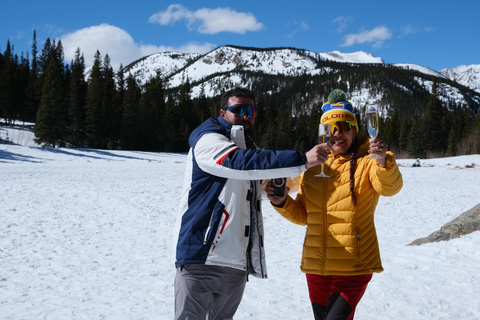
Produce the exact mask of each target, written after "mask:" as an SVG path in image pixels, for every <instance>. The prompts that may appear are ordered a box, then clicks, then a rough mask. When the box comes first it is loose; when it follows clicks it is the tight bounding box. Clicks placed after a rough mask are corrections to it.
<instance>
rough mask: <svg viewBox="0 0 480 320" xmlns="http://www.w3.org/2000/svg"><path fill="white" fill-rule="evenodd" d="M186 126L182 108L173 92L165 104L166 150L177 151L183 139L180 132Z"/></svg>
mask: <svg viewBox="0 0 480 320" xmlns="http://www.w3.org/2000/svg"><path fill="white" fill-rule="evenodd" d="M184 127H185V121H184V120H183V119H182V117H181V112H180V109H179V108H178V105H177V103H176V101H175V99H174V98H173V96H172V94H169V95H168V99H167V102H166V105H165V118H164V125H163V128H164V134H163V136H164V142H165V151H167V152H174V151H177V144H178V143H179V142H180V139H181V134H180V133H181V132H182V128H184ZM182 142H185V141H182Z"/></svg>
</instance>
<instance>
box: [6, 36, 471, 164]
mask: <svg viewBox="0 0 480 320" xmlns="http://www.w3.org/2000/svg"><path fill="white" fill-rule="evenodd" d="M318 64H319V65H318V66H317V67H318V68H319V69H320V70H330V71H325V72H322V73H321V74H320V75H318V76H312V75H307V74H303V75H300V76H295V77H286V76H281V75H277V76H275V75H265V74H258V73H254V72H249V71H243V70H236V71H235V72H237V73H239V75H240V76H241V78H242V79H245V83H248V84H249V86H250V87H251V88H252V89H253V90H254V91H256V92H257V93H258V98H257V109H258V112H257V114H258V116H257V118H256V124H255V126H256V129H255V131H254V133H253V135H254V139H255V140H256V141H257V144H258V145H259V146H260V147H262V148H268V149H287V148H289V149H296V150H299V151H306V150H308V149H310V148H311V146H313V145H314V144H316V142H317V141H316V140H317V131H318V123H319V119H320V116H321V105H322V101H323V100H325V97H326V96H328V93H329V92H330V91H331V90H332V89H334V88H340V89H342V90H344V91H345V92H347V96H351V94H352V93H354V92H355V91H357V90H362V89H363V90H364V89H365V88H366V89H368V90H369V91H370V93H371V94H375V93H376V94H381V95H382V100H381V104H382V106H383V110H382V117H381V119H380V136H381V137H383V138H384V139H385V140H386V141H387V142H388V144H389V145H390V147H391V149H392V150H394V151H395V152H396V153H399V154H402V155H403V156H405V157H422V158H424V157H427V156H433V157H439V156H445V155H448V156H454V155H459V154H470V153H479V152H480V123H479V122H480V121H479V117H477V113H478V109H479V105H478V102H476V101H478V100H475V99H473V97H474V95H475V93H474V92H472V90H469V89H468V88H464V87H461V88H460V89H459V90H462V92H463V93H464V96H469V97H471V99H470V100H469V101H467V103H468V107H465V106H462V105H457V104H456V103H455V102H453V101H444V100H443V99H442V98H441V97H442V90H444V85H445V83H444V82H445V81H444V79H443V80H442V81H443V82H442V83H438V82H437V79H436V78H431V79H426V80H429V81H432V82H433V88H432V90H431V92H427V91H426V90H425V89H424V87H421V86H419V85H418V81H416V80H414V79H417V78H421V77H423V78H425V75H423V74H417V73H416V72H415V71H405V70H400V69H398V68H389V67H386V66H383V65H352V64H341V63H335V62H326V61H319V62H318ZM332 70H333V71H332ZM85 71H86V68H85V60H84V57H83V55H82V53H81V50H80V48H78V49H77V51H76V53H75V57H74V59H73V60H72V61H71V62H70V64H65V62H64V52H63V47H62V43H61V41H50V39H47V40H46V42H45V44H44V46H43V49H42V50H41V52H38V50H37V41H36V34H35V32H34V36H33V44H32V50H31V53H27V54H26V55H24V54H23V53H22V54H21V56H20V57H18V55H17V54H15V53H14V47H13V45H12V44H11V43H10V42H9V41H7V46H6V49H5V51H4V52H3V53H0V118H3V119H5V123H6V125H13V124H14V123H15V121H21V122H33V123H35V139H36V142H37V143H39V144H41V145H42V146H45V147H73V148H95V149H123V150H144V151H162V152H186V151H188V136H189V134H190V132H191V131H192V130H193V129H194V128H195V127H196V126H198V125H199V124H200V123H201V122H203V121H204V120H205V119H207V118H208V117H210V116H218V109H219V102H220V97H219V96H216V97H206V95H205V92H204V90H203V84H197V83H195V85H200V86H201V88H202V90H201V93H200V95H198V96H197V97H192V93H191V87H192V84H190V81H189V79H188V77H185V79H184V81H183V83H182V85H180V86H179V87H178V88H165V83H164V81H165V80H164V79H163V77H162V74H160V73H159V72H157V74H156V75H155V76H154V77H151V78H150V79H148V81H147V82H146V83H145V84H143V85H140V84H139V82H138V81H137V79H135V77H134V76H133V75H131V74H128V75H127V76H126V77H125V73H124V72H123V67H122V66H121V67H120V69H119V71H118V72H115V71H114V70H113V68H112V67H111V65H110V58H109V56H108V54H106V55H105V56H104V57H102V55H101V54H100V52H98V51H97V53H96V54H95V56H94V63H93V66H92V68H91V69H90V70H88V75H86V74H85ZM346 83H348V84H349V85H348V87H347V85H346ZM400 85H401V86H403V87H404V88H406V89H405V90H400V89H399V88H398V87H399V86H400ZM451 85H456V86H458V84H454V83H451ZM225 88H226V89H229V87H228V84H227V83H225ZM477 97H478V94H477ZM356 107H357V109H356V116H357V119H358V120H359V123H360V124H361V132H366V129H365V128H364V126H363V124H364V121H363V119H364V114H363V113H362V112H363V106H356ZM359 110H361V111H359Z"/></svg>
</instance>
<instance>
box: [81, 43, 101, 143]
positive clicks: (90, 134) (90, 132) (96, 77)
mask: <svg viewBox="0 0 480 320" xmlns="http://www.w3.org/2000/svg"><path fill="white" fill-rule="evenodd" d="M101 68H102V63H101V56H100V52H99V51H97V52H96V54H95V60H94V62H93V66H92V71H91V73H90V78H89V79H88V86H87V96H86V105H85V131H86V133H87V142H88V146H89V147H91V148H100V146H101V145H102V143H101V141H102V131H103V129H102V126H103V120H104V119H103V118H102V113H101V110H102V103H103V94H104V92H103V89H104V87H103V81H102V80H103V79H102V69H101Z"/></svg>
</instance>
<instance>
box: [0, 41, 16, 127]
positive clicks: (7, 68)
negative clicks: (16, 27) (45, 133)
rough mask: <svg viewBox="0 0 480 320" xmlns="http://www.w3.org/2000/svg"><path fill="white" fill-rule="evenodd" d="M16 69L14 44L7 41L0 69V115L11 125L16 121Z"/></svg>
mask: <svg viewBox="0 0 480 320" xmlns="http://www.w3.org/2000/svg"><path fill="white" fill-rule="evenodd" d="M16 69H17V66H16V64H15V59H14V55H13V50H12V46H11V44H10V41H7V48H6V50H5V52H4V54H3V62H2V68H1V69H0V70H1V73H0V116H3V117H4V118H5V121H6V122H7V124H8V125H10V126H11V125H13V122H14V121H15V109H14V103H15V95H14V85H15V84H14V79H15V73H16Z"/></svg>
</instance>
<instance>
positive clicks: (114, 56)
mask: <svg viewBox="0 0 480 320" xmlns="http://www.w3.org/2000/svg"><path fill="white" fill-rule="evenodd" d="M60 40H62V44H63V48H64V52H65V61H67V62H70V61H71V60H73V59H74V57H75V51H76V50H77V48H80V50H81V51H82V53H83V55H84V58H85V64H86V66H87V67H89V66H91V65H93V60H94V55H95V53H96V52H97V50H98V51H99V52H100V54H101V55H102V56H103V57H105V55H107V54H108V56H109V57H110V59H111V65H112V67H113V68H114V70H118V68H119V67H120V64H123V66H126V65H127V64H129V63H131V62H133V61H135V60H137V59H139V58H142V57H145V56H147V55H150V54H153V53H156V52H164V51H178V52H184V53H206V52H208V51H211V50H212V49H213V48H215V45H214V44H211V43H203V44H199V43H196V42H191V43H187V44H184V45H182V46H180V47H177V48H174V47H168V46H155V45H144V44H138V43H136V42H135V41H134V39H133V38H132V36H130V34H129V33H128V32H126V31H125V30H123V29H121V28H118V27H116V26H112V25H109V24H101V25H98V26H92V27H88V28H84V29H81V30H77V31H75V32H72V33H68V34H65V35H63V36H61V37H60Z"/></svg>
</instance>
